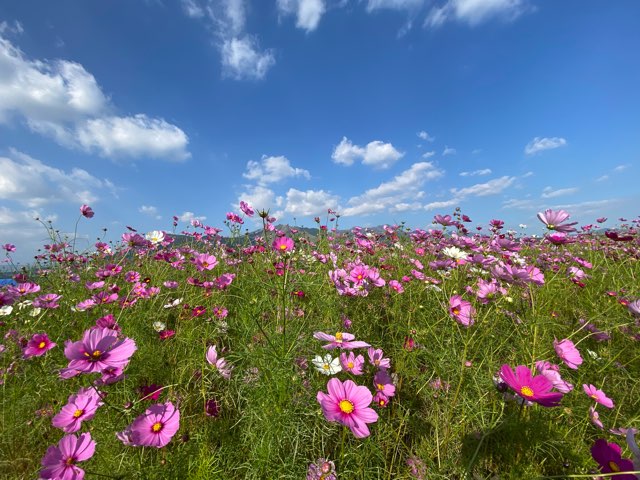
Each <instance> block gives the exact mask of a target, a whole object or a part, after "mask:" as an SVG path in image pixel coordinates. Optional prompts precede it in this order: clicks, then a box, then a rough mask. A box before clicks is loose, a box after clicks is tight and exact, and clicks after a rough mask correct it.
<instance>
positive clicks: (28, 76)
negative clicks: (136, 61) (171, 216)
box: [0, 38, 189, 160]
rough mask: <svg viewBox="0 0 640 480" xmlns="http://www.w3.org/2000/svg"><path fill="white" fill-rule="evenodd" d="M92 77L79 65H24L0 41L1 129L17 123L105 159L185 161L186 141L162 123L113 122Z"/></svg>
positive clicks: (29, 62)
mask: <svg viewBox="0 0 640 480" xmlns="http://www.w3.org/2000/svg"><path fill="white" fill-rule="evenodd" d="M112 109H113V106H112V105H111V104H110V100H109V99H108V98H107V97H106V96H105V95H104V93H103V92H102V90H101V88H100V86H99V85H98V83H97V81H96V79H95V77H94V76H93V75H91V74H90V73H89V72H87V71H86V70H85V69H84V67H83V66H82V65H80V64H78V63H74V62H69V61H66V60H56V61H40V60H28V59H27V58H25V56H24V54H23V53H22V51H20V50H19V49H18V48H16V47H15V46H13V45H12V44H11V43H10V42H9V41H7V40H5V39H2V38H0V123H2V122H7V121H8V120H9V119H10V118H11V117H12V116H18V117H22V118H24V119H25V120H26V123H27V125H28V126H29V127H30V128H31V130H33V131H34V132H37V133H39V134H42V135H45V136H49V137H51V138H53V139H54V140H55V141H56V142H58V143H59V144H61V145H63V146H65V147H68V148H78V149H81V150H84V151H86V152H92V151H96V152H97V153H99V154H100V155H102V156H105V157H154V158H169V159H174V160H184V159H186V158H188V157H189V153H188V152H187V150H186V147H187V144H188V137H187V135H186V134H185V133H184V132H183V131H182V130H181V129H180V128H178V127H176V126H175V125H172V124H170V123H167V122H166V121H164V120H163V119H161V118H151V117H148V116H146V115H144V114H138V115H134V116H125V117H118V116H114V115H111V114H110V113H109V111H110V110H112Z"/></svg>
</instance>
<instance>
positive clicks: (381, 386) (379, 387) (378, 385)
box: [376, 383, 384, 391]
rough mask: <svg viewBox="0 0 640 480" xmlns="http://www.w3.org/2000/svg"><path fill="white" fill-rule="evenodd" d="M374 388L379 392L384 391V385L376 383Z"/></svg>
mask: <svg viewBox="0 0 640 480" xmlns="http://www.w3.org/2000/svg"><path fill="white" fill-rule="evenodd" d="M376 387H378V390H381V391H382V390H384V385H383V384H381V383H378V384H377V385H376Z"/></svg>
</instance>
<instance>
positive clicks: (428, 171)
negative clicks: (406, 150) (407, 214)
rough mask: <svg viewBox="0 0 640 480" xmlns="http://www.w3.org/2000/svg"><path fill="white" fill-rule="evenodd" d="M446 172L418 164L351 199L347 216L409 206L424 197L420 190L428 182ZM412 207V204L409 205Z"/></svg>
mask: <svg viewBox="0 0 640 480" xmlns="http://www.w3.org/2000/svg"><path fill="white" fill-rule="evenodd" d="M442 175H444V172H443V171H442V170H440V169H438V168H436V167H435V166H434V165H433V163H431V162H418V163H414V164H413V165H411V167H410V168H409V169H407V170H405V171H404V172H401V173H400V174H399V175H396V176H395V177H394V178H393V179H392V180H390V181H388V182H383V183H381V184H380V185H378V186H377V187H375V188H371V189H369V190H367V191H365V192H364V193H363V194H362V195H358V196H355V197H351V198H350V199H349V200H348V202H347V203H348V205H349V207H347V208H346V209H345V210H344V214H345V215H365V214H370V213H375V212H382V211H385V210H387V209H392V208H394V207H396V206H397V205H400V204H407V203H408V200H415V199H416V198H420V197H422V195H423V194H422V192H420V188H422V186H423V185H424V183H425V182H426V181H428V180H435V179H437V178H440V177H442ZM409 205H411V203H409Z"/></svg>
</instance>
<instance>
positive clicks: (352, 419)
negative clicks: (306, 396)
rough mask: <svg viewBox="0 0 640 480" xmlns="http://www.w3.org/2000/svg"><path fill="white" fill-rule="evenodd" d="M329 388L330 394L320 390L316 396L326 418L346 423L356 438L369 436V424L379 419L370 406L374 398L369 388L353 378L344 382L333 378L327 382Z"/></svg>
mask: <svg viewBox="0 0 640 480" xmlns="http://www.w3.org/2000/svg"><path fill="white" fill-rule="evenodd" d="M327 390H328V392H329V394H326V393H324V392H318V394H317V396H316V399H317V400H318V403H319V404H320V406H321V407H322V413H324V416H325V418H326V419H327V420H328V421H330V422H339V423H341V424H343V425H346V426H347V427H349V428H350V429H351V431H352V432H353V434H354V435H355V436H356V438H364V437H368V436H369V435H370V432H369V427H367V424H368V423H374V422H376V421H377V420H378V414H377V413H376V412H375V410H373V409H372V408H370V407H369V405H371V401H372V400H373V395H371V392H370V391H369V389H368V388H367V387H364V386H359V385H356V384H355V383H354V382H352V381H351V380H347V381H345V382H344V383H342V382H341V381H340V380H338V379H337V378H332V379H331V380H329V382H328V383H327Z"/></svg>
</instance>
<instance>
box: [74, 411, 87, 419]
mask: <svg viewBox="0 0 640 480" xmlns="http://www.w3.org/2000/svg"><path fill="white" fill-rule="evenodd" d="M83 413H84V410H80V409H78V410H76V411H75V412H73V418H78V417H81V416H82V414H83Z"/></svg>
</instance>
